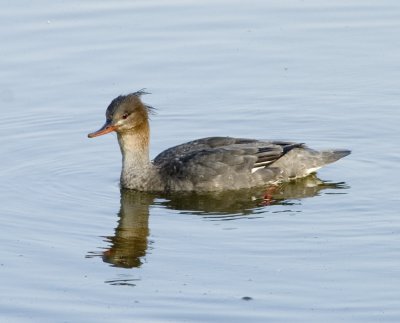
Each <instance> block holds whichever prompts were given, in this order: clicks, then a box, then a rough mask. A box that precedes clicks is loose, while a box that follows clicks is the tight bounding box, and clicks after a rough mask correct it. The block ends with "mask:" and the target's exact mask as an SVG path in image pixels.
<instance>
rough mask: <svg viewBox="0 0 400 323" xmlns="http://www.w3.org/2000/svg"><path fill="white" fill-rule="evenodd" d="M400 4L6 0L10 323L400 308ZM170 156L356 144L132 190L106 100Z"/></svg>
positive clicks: (2, 266) (4, 197) (5, 293)
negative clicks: (309, 163) (221, 180)
mask: <svg viewBox="0 0 400 323" xmlns="http://www.w3.org/2000/svg"><path fill="white" fill-rule="evenodd" d="M399 9H400V8H399V4H398V3H397V2H396V1H394V0H392V1H389V0H388V1H379V2H376V1H355V0H352V1H346V2H337V3H332V2H330V1H294V0H293V1H289V0H288V1H269V2H263V1H248V2H246V3H244V2H243V3H242V2H239V1H222V0H221V1H216V2H215V1H213V2H211V1H202V2H201V3H200V2H194V1H169V2H166V1H135V2H129V1H125V2H124V1H120V2H118V3H116V2H111V1H110V2H107V1H101V2H98V1H85V2H80V1H69V2H68V3H64V2H61V1H45V0H43V1H39V2H35V3H34V4H33V3H31V2H30V1H18V2H5V1H4V3H3V10H2V11H1V13H0V15H1V19H0V25H1V28H0V39H1V43H2V46H1V49H0V57H1V60H0V67H1V71H2V72H1V75H2V77H1V78H0V85H1V86H0V102H1V111H2V113H3V118H2V121H3V122H2V126H1V127H0V147H1V151H2V158H1V165H2V167H1V169H0V178H1V183H2V185H1V187H0V196H1V198H0V199H1V210H2V212H1V215H2V216H1V219H2V225H3V233H2V235H1V240H2V248H1V251H0V256H1V258H0V259H1V260H0V284H1V286H2V288H1V292H0V299H1V300H0V321H1V322H18V323H19V322H111V321H112V322H185V321H186V322H216V321H218V322H219V321H221V322H267V321H268V322H269V321H271V322H339V321H340V322H376V321H379V322H398V321H399V320H400V310H399V308H400V307H399V305H400V304H399V299H400V291H399V289H398V286H399V283H400V275H399V274H400V272H399V267H400V266H399V265H400V261H399V253H400V250H399V243H400V222H399V217H398V211H399V207H398V205H399V200H400V198H399V194H398V188H397V186H398V181H399V175H398V169H397V168H398V167H397V165H398V163H399V161H400V152H399V148H398V143H397V139H398V138H399V135H400V132H399V130H398V125H399V124H400V113H399V112H398V111H399V110H398V107H397V105H398V84H399V80H400V69H399V68H398V57H399V55H400V43H399V38H398V34H399V31H400V30H399V28H400V19H399V18H400V14H399V12H400V11H399ZM144 87H146V88H147V90H148V91H149V92H152V94H151V95H148V96H146V97H144V100H145V101H146V102H147V103H149V104H151V105H153V106H155V107H157V109H158V111H157V115H154V116H152V120H151V122H152V123H151V125H152V146H151V154H152V156H153V157H154V156H155V155H156V154H157V153H158V152H160V151H162V150H163V149H165V148H168V147H169V146H172V145H175V144H178V143H181V142H183V141H188V140H191V139H195V138H199V137H203V136H209V135H231V136H241V137H254V138H269V139H287V140H296V141H300V142H306V143H308V144H309V145H310V146H312V147H315V148H324V147H333V148H349V149H352V150H353V154H352V155H350V156H349V157H347V158H345V159H343V160H341V161H340V162H338V163H336V164H334V165H331V166H329V167H327V168H324V169H322V170H321V171H319V173H318V177H310V178H307V179H306V180H304V181H299V182H296V183H290V184H287V185H284V186H283V187H280V188H279V189H278V190H277V191H275V192H273V198H272V199H269V198H268V197H267V198H266V197H265V196H263V194H262V193H260V192H238V193H231V194H220V195H211V196H198V195H183V196H182V195H180V196H179V195H178V196H177V195H171V196H161V195H151V194H144V193H134V192H129V191H120V189H119V186H118V178H119V172H120V153H119V148H118V146H117V143H116V139H115V136H113V135H108V136H104V137H100V138H96V140H94V139H93V140H88V139H87V138H86V134H87V133H89V132H90V131H93V130H96V129H97V128H98V127H99V126H100V125H101V124H103V121H104V111H105V108H106V106H107V105H108V103H109V102H110V101H111V99H113V98H114V97H115V96H117V95H119V94H121V93H129V92H132V91H136V90H138V89H141V88H144Z"/></svg>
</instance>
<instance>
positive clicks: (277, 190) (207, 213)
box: [87, 174, 348, 268]
mask: <svg viewBox="0 0 400 323" xmlns="http://www.w3.org/2000/svg"><path fill="white" fill-rule="evenodd" d="M346 188H348V186H347V185H346V184H345V183H343V182H341V183H333V182H327V181H322V180H320V179H319V178H317V176H316V175H315V174H313V175H310V176H308V177H306V178H302V179H299V180H295V181H291V182H287V183H282V184H280V185H276V186H270V187H268V188H265V189H251V190H241V191H228V192H220V193H212V194H210V193H209V194H200V193H180V194H177V193H175V194H152V193H145V192H137V191H133V190H127V189H121V208H120V211H119V213H118V216H119V220H118V226H117V227H116V228H115V233H114V235H113V236H110V237H105V240H106V242H107V243H108V244H109V248H108V249H106V250H105V251H103V252H101V253H98V252H91V253H89V254H88V255H87V257H88V258H91V257H96V256H101V257H102V259H103V261H104V262H106V263H109V264H112V265H113V266H116V267H122V268H134V267H140V266H141V265H142V264H143V262H144V260H145V256H146V253H147V250H148V245H149V244H150V243H149V209H150V206H152V205H155V206H161V207H164V208H168V209H172V210H176V211H179V212H182V213H190V214H199V215H201V216H203V217H204V218H212V219H213V220H221V221H222V220H233V219H237V218H243V216H245V217H246V216H247V217H249V216H260V214H262V213H265V212H266V211H267V208H268V207H269V206H272V205H284V206H287V207H288V208H289V209H290V206H292V205H294V204H299V203H300V200H301V199H303V198H308V197H313V196H317V195H320V194H321V192H322V191H324V190H329V193H331V194H341V193H342V192H343V191H342V192H340V190H343V189H346Z"/></svg>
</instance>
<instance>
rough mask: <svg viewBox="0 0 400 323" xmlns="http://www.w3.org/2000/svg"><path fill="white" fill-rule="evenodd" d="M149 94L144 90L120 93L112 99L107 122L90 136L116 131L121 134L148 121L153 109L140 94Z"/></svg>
mask: <svg viewBox="0 0 400 323" xmlns="http://www.w3.org/2000/svg"><path fill="white" fill-rule="evenodd" d="M143 94H147V93H146V92H144V91H143V90H141V91H138V92H134V93H131V94H128V95H120V96H119V97H117V98H115V99H114V100H112V101H111V103H110V105H109V106H108V108H107V110H106V123H105V124H104V125H103V127H101V128H100V129H99V130H97V131H95V132H92V133H89V134H88V137H89V138H93V137H97V136H101V135H105V134H107V133H109V132H112V131H116V132H118V133H119V134H123V133H124V132H134V131H135V129H136V128H138V127H140V126H141V125H143V124H144V123H147V121H148V118H149V116H148V114H149V112H151V110H152V109H153V108H152V107H150V106H147V105H145V104H144V103H143V102H142V101H141V99H140V96H141V95H143Z"/></svg>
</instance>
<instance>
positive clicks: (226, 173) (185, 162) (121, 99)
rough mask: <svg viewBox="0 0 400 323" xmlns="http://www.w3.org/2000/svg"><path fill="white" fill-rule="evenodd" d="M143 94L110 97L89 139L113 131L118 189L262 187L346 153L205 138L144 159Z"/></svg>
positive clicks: (146, 131)
mask: <svg viewBox="0 0 400 323" xmlns="http://www.w3.org/2000/svg"><path fill="white" fill-rule="evenodd" d="M144 94H148V93H147V92H145V91H144V90H140V91H136V92H133V93H130V94H127V95H120V96H118V97H116V98H115V99H113V100H112V101H111V103H110V104H109V106H108V107H107V109H106V113H105V116H106V122H105V124H104V125H103V126H102V127H101V128H100V129H99V130H97V131H95V132H91V133H89V134H88V137H89V138H94V137H98V136H101V135H105V134H108V133H111V132H116V134H117V138H118V143H119V146H120V150H121V154H122V170H121V176H120V184H121V187H122V188H126V189H132V190H137V191H147V192H213V191H227V190H240V189H249V188H254V187H266V186H268V185H273V184H276V183H280V182H285V181H291V180H294V179H297V178H302V177H306V176H308V175H310V174H311V173H314V172H316V171H317V170H318V169H320V168H321V167H323V166H325V165H327V164H331V163H333V162H335V161H337V160H339V159H341V158H343V157H345V156H347V155H349V154H350V153H351V151H350V150H348V149H329V150H314V149H311V148H309V147H308V146H307V145H305V144H304V143H300V142H292V141H281V140H258V139H248V138H235V137H207V138H201V139H197V140H193V141H189V142H186V143H183V144H180V145H177V146H174V147H172V148H169V149H167V150H165V151H163V152H161V153H160V154H159V155H158V156H156V157H155V158H154V159H153V160H151V159H150V156H149V144H150V125H149V115H150V114H152V113H153V112H154V108H153V107H151V106H149V105H147V104H145V103H143V101H142V96H143V95H144Z"/></svg>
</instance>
